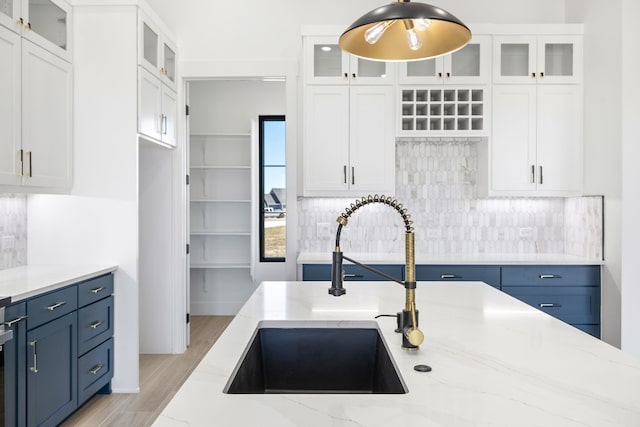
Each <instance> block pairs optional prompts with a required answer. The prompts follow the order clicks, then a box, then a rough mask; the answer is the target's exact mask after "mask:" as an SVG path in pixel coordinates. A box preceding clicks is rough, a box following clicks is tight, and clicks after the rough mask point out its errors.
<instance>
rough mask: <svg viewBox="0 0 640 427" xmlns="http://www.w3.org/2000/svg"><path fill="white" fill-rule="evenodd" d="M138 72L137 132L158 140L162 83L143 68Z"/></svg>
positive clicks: (159, 137)
mask: <svg viewBox="0 0 640 427" xmlns="http://www.w3.org/2000/svg"><path fill="white" fill-rule="evenodd" d="M138 72H139V81H138V132H140V133H142V134H144V135H147V136H148V137H151V138H154V139H157V140H158V141H160V140H161V139H162V132H161V124H162V123H161V122H162V110H161V105H162V83H161V82H160V80H158V78H157V77H155V76H154V75H153V74H151V73H150V72H149V71H148V70H146V69H144V68H139V69H138Z"/></svg>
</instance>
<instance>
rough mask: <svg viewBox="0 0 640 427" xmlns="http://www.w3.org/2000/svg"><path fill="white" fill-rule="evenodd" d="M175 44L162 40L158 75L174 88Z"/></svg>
mask: <svg viewBox="0 0 640 427" xmlns="http://www.w3.org/2000/svg"><path fill="white" fill-rule="evenodd" d="M176 52H177V49H176V46H175V45H174V44H173V43H171V42H170V41H169V40H166V39H164V40H163V41H162V55H161V57H162V67H161V68H160V75H161V77H162V79H163V81H164V83H166V84H167V85H168V86H169V87H170V88H171V89H173V90H175V88H176Z"/></svg>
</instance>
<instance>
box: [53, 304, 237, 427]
mask: <svg viewBox="0 0 640 427" xmlns="http://www.w3.org/2000/svg"><path fill="white" fill-rule="evenodd" d="M232 319H233V317H232V316H192V317H191V345H190V346H189V348H188V349H187V351H186V352H185V353H184V354H177V355H175V354H142V355H140V393H138V394H111V395H96V396H94V397H93V398H91V399H90V400H89V401H87V403H85V404H84V405H83V406H82V407H81V408H80V409H79V410H78V411H77V412H76V413H75V414H73V415H72V416H71V417H70V418H68V419H67V420H66V421H65V422H64V423H63V424H62V426H65V427H69V426H86V427H106V426H127V427H138V426H150V425H151V424H152V423H153V421H155V419H156V418H157V417H158V415H160V412H162V409H164V407H165V406H166V405H167V404H168V403H169V401H170V400H171V398H172V397H173V395H174V394H175V393H176V391H178V389H179V388H180V386H181V385H182V384H183V383H184V381H185V380H186V379H187V377H188V376H189V374H190V373H191V372H192V371H193V369H194V368H195V367H196V366H197V364H198V363H199V362H200V360H202V358H203V357H204V355H205V354H206V353H207V351H209V349H210V348H211V346H212V345H213V343H215V342H216V340H217V339H218V337H219V336H220V334H222V332H223V331H224V330H225V328H226V327H227V325H229V322H231V320H232Z"/></svg>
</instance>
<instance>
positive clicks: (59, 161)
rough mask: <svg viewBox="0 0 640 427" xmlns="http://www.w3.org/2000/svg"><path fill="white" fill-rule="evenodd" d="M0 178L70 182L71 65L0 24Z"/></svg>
mask: <svg viewBox="0 0 640 427" xmlns="http://www.w3.org/2000/svg"><path fill="white" fill-rule="evenodd" d="M0 58H1V59H2V60H1V61H0V64H2V65H0V74H1V79H0V81H1V82H0V85H1V86H2V87H4V86H6V88H5V89H6V91H5V90H3V91H2V93H3V94H4V93H6V94H9V96H7V97H4V96H3V97H2V99H1V100H0V112H1V113H2V114H0V135H1V136H2V138H1V139H0V153H2V159H1V160H0V184H2V185H8V186H15V187H21V188H25V187H38V188H40V189H46V188H55V189H67V188H69V187H70V186H71V140H72V123H73V114H72V99H71V89H72V74H71V69H72V66H71V64H70V63H68V62H66V61H64V60H63V59H61V58H60V57H58V56H56V55H54V54H52V53H51V52H49V51H47V50H45V49H43V48H42V47H40V46H37V45H35V44H33V43H32V42H30V41H29V40H26V39H23V38H21V37H19V36H18V35H17V34H14V33H12V32H11V31H7V29H5V28H3V27H0Z"/></svg>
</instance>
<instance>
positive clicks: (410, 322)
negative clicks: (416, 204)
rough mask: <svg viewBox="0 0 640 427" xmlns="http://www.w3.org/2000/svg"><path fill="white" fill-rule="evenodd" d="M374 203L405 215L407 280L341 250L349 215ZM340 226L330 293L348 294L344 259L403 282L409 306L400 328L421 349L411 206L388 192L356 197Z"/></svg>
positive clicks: (405, 343)
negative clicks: (389, 207) (345, 282)
mask: <svg viewBox="0 0 640 427" xmlns="http://www.w3.org/2000/svg"><path fill="white" fill-rule="evenodd" d="M371 203H383V204H386V205H388V206H391V207H392V208H394V209H395V210H396V211H397V212H398V213H399V214H400V216H401V217H402V220H403V221H404V226H405V280H404V281H399V280H397V279H394V278H393V277H390V276H389V275H387V274H385V273H382V272H380V271H377V270H376V269H374V268H372V267H369V266H366V265H364V264H361V263H359V262H357V261H355V260H352V259H351V258H349V257H347V256H345V255H343V253H342V251H341V250H340V233H341V231H342V227H344V226H346V225H347V223H348V219H349V217H350V216H351V215H352V214H353V213H354V212H355V211H357V210H358V209H360V208H361V207H363V206H366V205H368V204H371ZM337 221H338V229H337V231H336V246H335V250H334V251H333V262H332V264H331V266H332V271H331V287H330V288H329V294H330V295H333V296H341V295H344V294H345V293H346V292H347V291H346V289H345V288H344V286H343V279H344V272H343V269H342V263H343V259H346V260H348V261H351V262H353V263H355V264H357V265H360V266H362V267H364V268H366V269H367V270H370V271H372V272H374V273H376V274H378V275H380V276H382V277H384V278H386V279H388V280H393V281H396V282H398V283H401V284H402V285H403V286H404V287H405V307H404V309H403V310H402V312H400V313H398V316H397V319H398V330H399V331H401V332H402V347H403V348H405V349H407V350H418V348H419V346H420V344H422V342H423V341H424V334H423V333H422V332H421V331H420V329H418V310H416V301H415V290H416V278H415V271H416V266H415V235H414V233H413V221H412V220H411V216H410V215H409V214H408V213H407V209H406V208H405V207H403V206H402V204H400V203H398V201H397V200H396V199H394V198H392V197H386V196H384V195H382V196H378V195H377V194H376V195H375V196H371V195H369V196H367V197H363V198H362V199H358V200H356V201H355V202H354V203H352V204H351V206H349V207H347V209H346V210H345V211H344V212H343V213H342V214H340V216H339V217H338V219H337Z"/></svg>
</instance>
